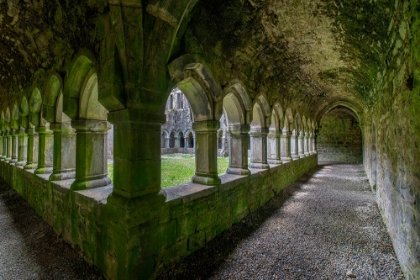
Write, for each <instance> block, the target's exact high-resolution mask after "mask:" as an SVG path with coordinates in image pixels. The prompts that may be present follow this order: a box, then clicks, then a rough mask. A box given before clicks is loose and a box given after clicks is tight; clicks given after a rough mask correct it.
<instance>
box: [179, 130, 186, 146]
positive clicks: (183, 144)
mask: <svg viewBox="0 0 420 280" xmlns="http://www.w3.org/2000/svg"><path fill="white" fill-rule="evenodd" d="M178 137H179V147H180V148H185V139H184V133H182V132H179V134H178Z"/></svg>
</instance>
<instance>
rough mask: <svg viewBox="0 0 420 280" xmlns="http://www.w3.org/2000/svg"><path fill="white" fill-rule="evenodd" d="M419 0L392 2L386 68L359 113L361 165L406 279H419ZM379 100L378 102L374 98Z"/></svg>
mask: <svg viewBox="0 0 420 280" xmlns="http://www.w3.org/2000/svg"><path fill="white" fill-rule="evenodd" d="M419 4H420V3H419V1H404V2H402V1H396V2H395V8H396V12H395V14H394V15H393V17H392V18H390V19H389V20H390V22H389V28H388V37H387V38H389V40H387V41H386V42H388V45H387V48H388V50H389V51H388V53H387V54H386V55H385V56H384V58H383V59H384V61H385V62H386V66H385V67H384V70H383V72H381V73H379V74H378V77H377V79H376V87H375V91H376V92H377V94H380V96H381V100H380V102H375V103H374V104H373V106H372V107H371V108H370V110H368V111H367V112H366V113H365V119H366V122H365V124H364V128H363V130H364V136H365V137H364V155H365V159H364V164H365V168H366V173H367V175H368V177H369V180H370V183H371V185H372V187H373V189H374V190H376V194H377V198H378V204H379V207H380V209H381V211H382V214H383V218H384V220H385V223H386V225H387V227H388V231H389V233H390V236H391V238H392V241H393V245H394V249H395V251H396V253H397V256H398V259H399V261H400V263H401V266H402V268H403V270H404V274H405V277H406V279H420V223H419V219H420V203H419V201H420V117H419V112H420V47H419V46H420V28H419V26H420V14H419V12H418V7H419ZM378 101H379V100H378Z"/></svg>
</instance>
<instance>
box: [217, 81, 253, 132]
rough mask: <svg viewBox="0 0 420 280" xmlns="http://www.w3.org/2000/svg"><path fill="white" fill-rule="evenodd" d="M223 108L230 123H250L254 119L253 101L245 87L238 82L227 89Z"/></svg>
mask: <svg viewBox="0 0 420 280" xmlns="http://www.w3.org/2000/svg"><path fill="white" fill-rule="evenodd" d="M223 110H224V112H225V114H226V116H227V119H228V122H229V123H230V124H245V125H249V124H250V123H251V121H252V101H251V98H250V97H249V95H248V93H247V92H246V90H245V88H244V87H243V86H242V85H241V84H240V83H239V82H236V83H234V84H232V85H231V86H230V87H229V88H228V89H227V90H226V94H225V97H224V99H223Z"/></svg>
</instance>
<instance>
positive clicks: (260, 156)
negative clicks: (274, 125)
mask: <svg viewBox="0 0 420 280" xmlns="http://www.w3.org/2000/svg"><path fill="white" fill-rule="evenodd" d="M267 134H268V128H265V127H264V128H253V129H252V130H251V132H250V135H251V164H250V165H249V167H251V168H258V169H269V168H270V166H269V165H268V164H267Z"/></svg>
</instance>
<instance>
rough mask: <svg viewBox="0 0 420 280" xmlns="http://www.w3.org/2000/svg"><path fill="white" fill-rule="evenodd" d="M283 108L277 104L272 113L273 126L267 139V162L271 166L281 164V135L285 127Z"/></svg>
mask: <svg viewBox="0 0 420 280" xmlns="http://www.w3.org/2000/svg"><path fill="white" fill-rule="evenodd" d="M283 115H284V113H283V108H282V107H281V105H280V103H275V104H274V106H273V109H272V113H271V122H270V123H271V124H270V128H269V134H268V139H267V148H268V151H267V157H268V159H267V162H268V163H270V164H281V159H280V157H281V155H280V152H281V151H280V149H281V148H280V147H281V143H280V135H281V134H282V127H283V122H284V120H283Z"/></svg>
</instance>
